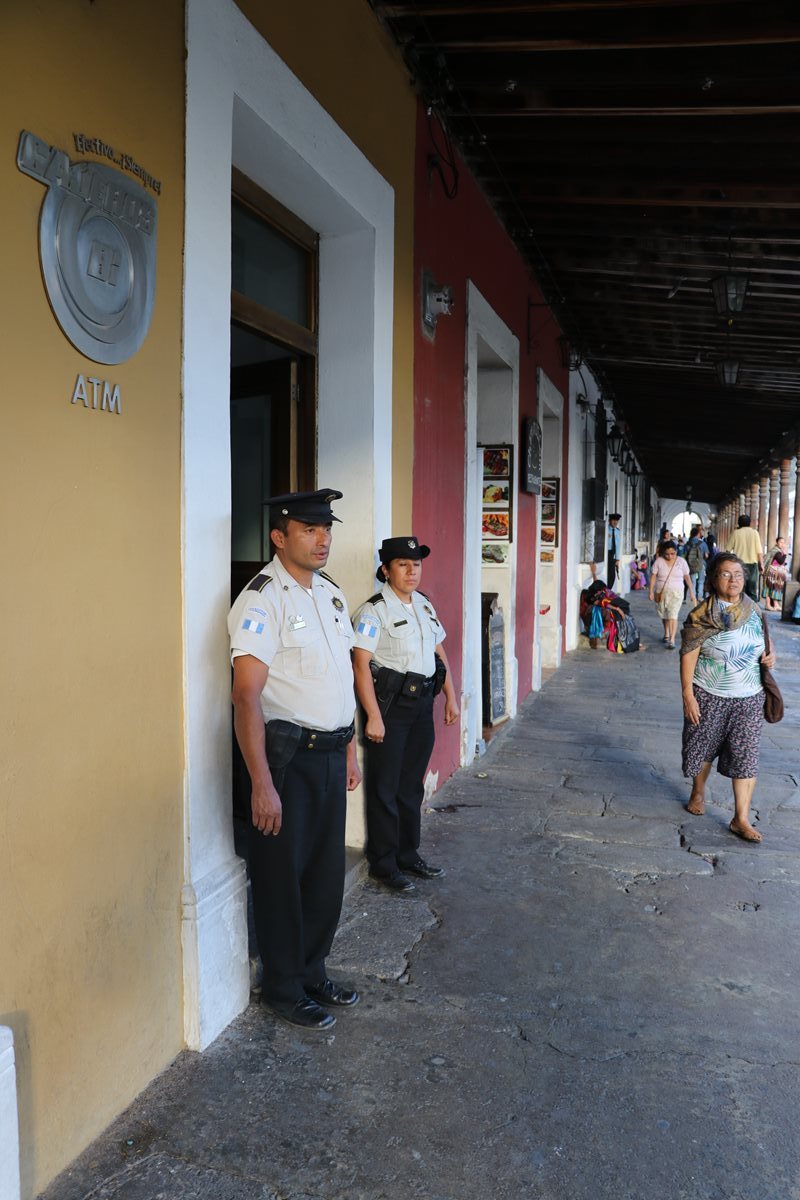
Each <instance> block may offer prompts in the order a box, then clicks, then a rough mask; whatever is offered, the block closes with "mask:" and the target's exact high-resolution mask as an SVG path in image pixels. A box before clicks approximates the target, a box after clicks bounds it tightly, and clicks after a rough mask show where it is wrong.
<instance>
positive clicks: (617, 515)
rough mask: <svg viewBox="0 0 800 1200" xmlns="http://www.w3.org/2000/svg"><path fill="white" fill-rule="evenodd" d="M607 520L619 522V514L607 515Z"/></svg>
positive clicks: (620, 518)
mask: <svg viewBox="0 0 800 1200" xmlns="http://www.w3.org/2000/svg"><path fill="white" fill-rule="evenodd" d="M608 519H609V521H621V520H622V517H621V515H620V513H609V514H608Z"/></svg>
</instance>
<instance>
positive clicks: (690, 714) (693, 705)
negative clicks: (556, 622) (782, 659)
mask: <svg viewBox="0 0 800 1200" xmlns="http://www.w3.org/2000/svg"><path fill="white" fill-rule="evenodd" d="M745 579H746V572H745V564H744V563H743V562H742V561H741V559H740V558H738V557H737V556H736V555H735V554H731V553H729V552H727V551H722V552H721V553H720V554H717V555H716V556H715V558H714V559H713V561H712V563H711V566H710V568H709V572H708V585H709V594H708V596H707V597H706V599H705V600H703V602H702V603H701V604H699V605H698V606H697V607H696V608H695V609H694V610H693V611H692V612H690V613H689V615H688V616H687V618H686V621H685V622H684V626H683V630H682V632H681V691H682V695H683V712H684V722H683V773H684V775H685V776H687V777H688V778H690V779H691V780H692V792H691V795H690V797H689V803H688V805H687V809H688V811H689V812H690V813H692V814H693V815H695V816H700V815H701V814H702V813H703V812H704V810H705V786H706V782H707V780H708V776H709V774H710V772H711V768H712V766H713V765H714V761H715V760H717V771H718V772H719V774H720V775H724V776H726V777H727V778H728V779H730V780H731V784H732V786H733V802H734V817H733V820H732V821H731V823H730V826H729V828H730V831H731V833H734V834H736V836H737V837H740V838H744V839H745V841H748V842H760V841H761V834H760V833H759V832H758V830H756V829H754V828H753V826H752V825H751V824H750V804H751V801H752V798H753V792H754V790H755V785H756V778H757V776H758V754H759V745H760V741H761V729H762V725H763V723H764V690H763V687H762V682H761V664H763V665H764V666H766V667H772V666H773V665H774V663H775V653H774V651H773V650H771V649H770V651H769V653H767V650H766V643H765V637H764V617H763V614H762V613H761V612H760V610H759V607H758V605H757V604H756V603H754V601H753V600H751V598H750V597H749V596H748V595H746V593H745V591H744V587H745Z"/></svg>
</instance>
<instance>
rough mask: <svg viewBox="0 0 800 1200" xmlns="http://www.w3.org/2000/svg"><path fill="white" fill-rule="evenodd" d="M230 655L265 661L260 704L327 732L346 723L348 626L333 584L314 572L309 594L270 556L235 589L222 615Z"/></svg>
mask: <svg viewBox="0 0 800 1200" xmlns="http://www.w3.org/2000/svg"><path fill="white" fill-rule="evenodd" d="M228 632H229V633H230V638H231V661H232V660H233V659H234V658H236V657H238V656H239V655H240V654H250V655H252V656H253V658H257V659H258V660H259V662H263V663H264V664H265V665H266V666H267V667H269V677H268V678H267V683H266V687H265V688H264V690H263V692H262V693H261V711H262V713H263V714H264V722H265V724H266V723H267V722H269V721H274V720H283V721H294V722H295V724H297V725H303V726H304V727H305V728H307V729H319V730H325V731H330V730H332V729H343V728H346V727H347V726H348V725H350V724H351V722H352V720H353V717H354V715H355V709H356V701H355V693H354V690H353V667H352V663H351V660H350V649H351V647H352V645H353V627H352V625H351V624H350V618H349V616H348V615H347V602H346V601H345V598H344V595H343V593H342V592H341V591H340V590H339V588H338V587H337V586H336V584H335V583H334V582H333V581H332V580H330V579H328V578H327V576H324V575H322V574H315V575H314V577H313V580H312V584H311V594H310V595H309V593H308V591H307V590H306V589H305V588H304V587H303V586H302V584H299V583H298V582H297V580H296V579H294V577H293V576H292V575H290V574H289V572H288V571H287V570H286V568H285V567H284V566H282V564H281V562H280V560H279V559H278V558H274V559H273V560H272V562H271V563H269V564H268V565H267V566H265V567H264V569H263V572H262V573H261V575H259V576H258V577H257V579H255V580H253V581H252V582H251V583H250V584H248V586H247V587H246V588H245V589H244V591H243V592H240V593H239V595H238V596H237V598H236V600H235V601H234V604H233V607H232V609H231V611H230V615H229V616H228Z"/></svg>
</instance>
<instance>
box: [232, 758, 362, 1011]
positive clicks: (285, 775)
mask: <svg viewBox="0 0 800 1200" xmlns="http://www.w3.org/2000/svg"><path fill="white" fill-rule="evenodd" d="M346 755H347V751H346V749H345V747H341V748H340V749H338V750H328V751H320V750H308V749H305V748H300V749H298V750H297V751H296V753H295V755H294V757H293V758H292V760H291V762H290V763H289V764H288V766H285V767H280V768H278V769H276V770H274V771H273V772H272V777H273V782H274V784H275V788H276V790H277V792H278V795H279V796H280V798H281V805H282V807H283V823H282V825H281V831H280V833H279V834H278V836H277V837H273V836H272V835H271V834H269V835H268V836H266V837H265V836H264V834H263V833H259V831H258V830H257V829H256V828H255V826H254V825H252V824H251V826H250V884H251V888H252V893H253V916H254V919H255V927H256V939H257V941H258V950H259V953H260V955H261V961H262V962H263V964H264V983H263V995H264V998H265V999H266V1000H268V1001H272V1002H276V1003H284V1004H294V1003H296V1002H297V1001H298V1000H302V998H303V995H304V991H303V989H304V986H305V985H306V984H310V983H319V982H321V981H322V980H323V979H324V978H325V958H326V956H327V954H328V952H329V950H330V948H331V943H332V942H333V935H334V934H335V932H336V926H337V924H338V922H339V914H340V912H341V909H342V895H343V892H344V869H345V856H344V823H345V810H346V805H347V767H346Z"/></svg>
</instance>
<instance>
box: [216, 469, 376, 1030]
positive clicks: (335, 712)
mask: <svg viewBox="0 0 800 1200" xmlns="http://www.w3.org/2000/svg"><path fill="white" fill-rule="evenodd" d="M341 495H342V493H341V492H333V491H331V490H330V489H323V490H321V491H317V492H296V493H293V494H291V495H286V496H274V497H273V498H272V499H271V500H270V501H268V504H269V513H270V539H271V541H272V543H273V545H274V547H275V557H274V558H273V559H272V561H271V562H270V563H269V564H268V565H267V566H265V567H264V568H263V570H262V571H261V573H260V574H259V575H257V576H256V577H255V579H253V580H252V581H251V582H250V583H249V584H248V586H247V587H246V588H245V589H244V591H242V592H241V593H240V595H239V596H238V597H237V599H236V600H235V601H234V604H233V607H232V609H231V612H230V615H229V617H228V630H229V633H230V639H231V659H232V662H233V705H234V728H235V730H236V737H237V740H238V742H239V746H240V748H241V751H242V755H243V757H244V760H245V763H246V764H247V769H248V772H249V774H250V780H251V784H252V796H251V808H252V824H251V826H250V845H249V868H250V883H251V889H252V896H253V913H254V918H255V927H256V938H257V940H258V948H259V953H260V954H261V959H262V962H263V964H264V982H263V988H262V1002H263V1003H264V1004H266V1005H267V1006H268V1007H269V1008H271V1009H272V1010H273V1012H275V1013H276V1014H277V1015H278V1016H279V1017H282V1018H283V1019H284V1020H286V1021H288V1022H290V1024H292V1025H298V1026H301V1027H302V1028H305V1029H316V1030H324V1029H329V1028H330V1027H331V1026H332V1025H333V1024H334V1022H335V1018H334V1016H333V1015H332V1013H330V1012H328V1011H326V1009H328V1008H330V1007H348V1006H350V1005H353V1004H356V1003H357V1001H358V993H357V992H356V991H354V990H353V989H352V988H348V987H346V986H343V985H340V984H336V983H334V982H333V981H332V980H331V979H329V978H328V977H327V974H326V972H325V958H326V956H327V954H328V951H329V950H330V947H331V943H332V942H333V936H334V934H335V932H336V926H337V924H338V920H339V913H340V911H341V905H342V895H343V891H344V870H345V857H344V821H345V808H346V791H347V790H352V789H353V788H355V787H357V786H358V784H359V782H360V780H361V773H360V771H359V769H358V764H357V762H356V754H355V745H354V742H353V719H354V715H355V694H354V691H353V669H352V664H351V659H350V649H351V646H352V644H353V628H352V625H351V624H350V618H349V616H348V607H347V602H346V600H345V598H344V595H343V593H342V592H341V591H340V590H339V588H338V587H337V586H336V584H335V583H334V582H333V580H332V579H331V578H330V577H329V576H328V575H325V574H324V572H323V571H322V568H323V567H324V566H325V564H326V563H327V561H328V554H329V552H330V545H331V529H332V522H333V521H334V520H338V518H337V517H334V516H333V513H332V511H331V507H330V506H331V501H332V500H338V499H341ZM265 727H266V728H265Z"/></svg>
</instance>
